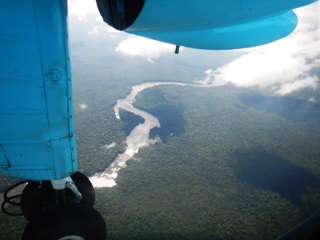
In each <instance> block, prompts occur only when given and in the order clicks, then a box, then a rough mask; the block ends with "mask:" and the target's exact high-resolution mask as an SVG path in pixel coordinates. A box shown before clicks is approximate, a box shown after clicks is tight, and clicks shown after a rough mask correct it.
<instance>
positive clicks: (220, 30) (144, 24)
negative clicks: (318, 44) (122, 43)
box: [96, 0, 316, 50]
mask: <svg viewBox="0 0 320 240" xmlns="http://www.w3.org/2000/svg"><path fill="white" fill-rule="evenodd" d="M96 1H97V5H98V9H99V11H100V14H101V16H102V17H103V19H104V21H105V22H106V23H108V24H109V25H110V26H113V27H114V28H116V29H118V30H123V31H126V32H128V33H132V34H135V35H139V36H143V37H147V38H151V39H155V40H159V41H162V42H167V43H171V44H174V45H177V46H185V47H191V48H200V49H211V50H222V49H237V48H246V47H253V46H259V45H262V44H267V43H270V42H273V41H276V40H278V39H281V38H283V37H285V36H287V35H289V34H290V33H291V32H293V30H294V29H295V27H296V25H297V23H298V19H297V17H296V15H295V13H294V12H293V11H292V9H294V8H298V7H301V6H304V5H307V4H310V3H313V2H315V1H316V0H291V1H286V0H278V1H270V0H259V1H257V0H226V1H204V0H202V1H199V0H189V1H183V0H175V1H172V0H163V1H156V0H96Z"/></svg>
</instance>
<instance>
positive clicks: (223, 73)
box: [201, 2, 320, 95]
mask: <svg viewBox="0 0 320 240" xmlns="http://www.w3.org/2000/svg"><path fill="white" fill-rule="evenodd" d="M296 13H297V14H298V17H299V25H298V27H297V29H296V30H295V32H294V33H293V34H291V35H290V36H288V37H286V38H284V39H281V40H279V41H276V42H274V43H270V44H268V45H264V46H260V47H256V48H252V49H245V50H238V51H241V52H243V53H244V54H243V55H242V56H240V57H239V58H237V59H235V60H233V61H232V62H230V63H228V64H226V65H224V66H222V67H220V68H218V69H216V70H214V71H213V70H211V71H209V70H207V71H206V72H205V73H206V78H205V80H203V81H201V83H202V84H209V83H212V82H213V81H216V82H225V83H232V84H234V85H236V86H239V87H251V86H259V87H262V88H263V87H273V88H274V89H275V90H274V92H275V93H276V94H279V95H285V94H289V93H291V92H294V91H299V90H301V89H303V88H313V89H316V88H317V87H318V84H319V77H317V76H315V75H312V74H311V73H310V70H312V69H313V68H315V67H319V66H320V63H319V62H320V19H319V15H320V2H318V3H316V4H312V5H310V6H307V7H304V8H301V9H298V10H297V11H296Z"/></svg>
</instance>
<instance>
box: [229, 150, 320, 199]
mask: <svg viewBox="0 0 320 240" xmlns="http://www.w3.org/2000/svg"><path fill="white" fill-rule="evenodd" d="M232 167H233V169H234V173H235V175H236V177H237V178H238V179H239V180H240V181H242V182H244V183H246V184H249V185H251V186H253V187H256V188H262V189H265V190H270V191H272V192H275V193H278V194H280V195H281V196H282V197H284V198H286V199H288V200H289V201H290V202H291V203H292V204H295V205H300V204H301V195H302V194H304V193H306V187H308V186H310V187H319V184H318V183H319V180H320V179H319V178H317V177H315V176H314V175H312V174H310V173H309V172H308V171H306V170H305V169H304V168H301V167H298V166H296V165H294V164H292V163H290V162H289V161H287V160H285V159H284V158H282V157H279V156H277V155H274V154H270V153H267V152H265V151H263V150H261V149H258V148H256V149H251V150H236V151H234V152H233V154H232Z"/></svg>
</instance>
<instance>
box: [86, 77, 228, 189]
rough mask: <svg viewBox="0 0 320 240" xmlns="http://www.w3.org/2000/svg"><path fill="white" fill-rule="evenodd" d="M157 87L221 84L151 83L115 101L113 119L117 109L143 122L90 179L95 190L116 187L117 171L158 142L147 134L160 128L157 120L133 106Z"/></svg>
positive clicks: (135, 88)
mask: <svg viewBox="0 0 320 240" xmlns="http://www.w3.org/2000/svg"><path fill="white" fill-rule="evenodd" d="M159 85H179V86H194V87H216V86H220V85H222V84H218V83H216V84H204V83H201V84H188V83H178V82H151V83H143V84H140V85H137V86H134V87H132V91H131V93H130V94H129V95H128V96H127V97H126V98H124V99H119V100H117V104H116V106H115V107H114V112H115V117H116V118H117V119H119V120H121V119H120V114H119V109H120V108H122V109H123V110H126V111H129V112H132V113H134V114H136V115H138V116H141V117H142V118H144V120H145V122H144V123H142V124H139V125H137V126H136V127H135V128H134V129H133V130H132V131H131V133H130V134H129V135H128V136H127V137H126V141H125V142H126V144H127V148H126V151H125V152H124V153H122V154H119V155H118V156H117V158H116V159H115V160H114V161H113V162H112V163H111V164H110V165H109V167H108V168H107V169H105V170H104V171H103V172H101V173H96V174H94V175H93V176H92V177H90V181H91V182H92V184H93V186H94V187H95V188H101V187H113V186H115V185H116V182H115V179H116V178H117V175H118V171H119V170H120V169H122V168H124V167H126V162H127V161H128V160H129V159H130V158H132V157H133V156H134V155H135V154H136V153H138V151H139V149H140V148H142V147H146V146H150V145H152V144H155V143H156V142H158V141H160V139H157V138H156V139H149V132H150V130H151V129H152V128H154V127H160V123H159V120H158V119H157V118H156V117H154V116H152V115H151V114H149V113H147V112H145V111H142V110H140V109H138V108H135V107H134V106H133V103H134V101H135V98H136V96H137V95H138V93H140V92H141V91H143V90H145V89H147V88H151V87H154V86H159Z"/></svg>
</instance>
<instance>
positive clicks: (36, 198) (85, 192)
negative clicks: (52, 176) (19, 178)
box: [21, 172, 95, 221]
mask: <svg viewBox="0 0 320 240" xmlns="http://www.w3.org/2000/svg"><path fill="white" fill-rule="evenodd" d="M70 177H71V179H72V180H73V182H74V184H75V185H76V186H77V188H78V190H79V192H80V193H81V194H82V199H81V200H80V202H79V203H82V204H84V205H87V206H90V207H93V205H94V202H95V192H94V188H93V186H92V184H91V182H90V180H89V179H88V178H87V177H86V176H85V175H84V174H83V173H80V172H76V173H75V174H73V175H71V176H70ZM60 191H62V192H56V190H55V189H54V188H53V187H52V184H51V181H42V182H37V181H30V182H29V183H28V184H27V185H26V187H25V188H24V190H23V192H22V196H21V210H22V213H23V215H24V216H25V218H26V219H27V220H28V221H30V220H32V218H33V217H34V216H37V215H38V214H39V213H40V212H41V211H42V210H44V209H46V208H48V207H50V206H52V205H55V204H57V200H59V198H60V199H61V198H63V195H64V196H65V201H66V202H75V200H76V198H77V196H76V195H75V194H74V192H73V191H72V190H71V189H69V188H66V189H63V190H60ZM63 191H65V192H64V193H63ZM56 194H60V195H62V196H56ZM57 197H58V198H57ZM61 201H62V202H63V201H64V200H63V199H62V200H61Z"/></svg>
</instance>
